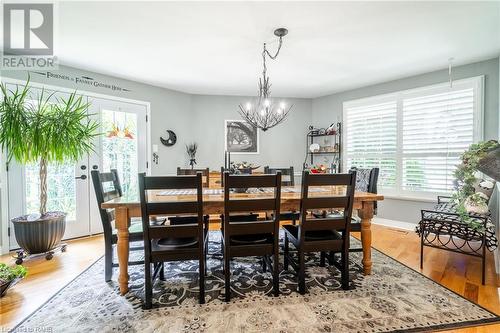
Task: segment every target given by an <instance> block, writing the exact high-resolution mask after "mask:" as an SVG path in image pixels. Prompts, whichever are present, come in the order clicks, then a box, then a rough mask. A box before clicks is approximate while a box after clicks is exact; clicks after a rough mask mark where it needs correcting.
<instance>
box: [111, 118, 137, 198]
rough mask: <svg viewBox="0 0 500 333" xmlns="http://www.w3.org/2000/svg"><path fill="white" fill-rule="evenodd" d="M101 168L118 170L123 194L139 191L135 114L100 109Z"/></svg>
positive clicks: (132, 193) (133, 193) (134, 193)
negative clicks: (101, 129)
mask: <svg viewBox="0 0 500 333" xmlns="http://www.w3.org/2000/svg"><path fill="white" fill-rule="evenodd" d="M102 128H103V133H104V136H103V138H102V170H103V172H109V170H111V169H116V170H118V175H119V177H120V182H121V184H122V190H123V194H124V195H136V194H137V193H139V190H138V184H137V172H138V160H137V156H138V153H137V115H136V114H133V113H127V112H121V111H110V110H102Z"/></svg>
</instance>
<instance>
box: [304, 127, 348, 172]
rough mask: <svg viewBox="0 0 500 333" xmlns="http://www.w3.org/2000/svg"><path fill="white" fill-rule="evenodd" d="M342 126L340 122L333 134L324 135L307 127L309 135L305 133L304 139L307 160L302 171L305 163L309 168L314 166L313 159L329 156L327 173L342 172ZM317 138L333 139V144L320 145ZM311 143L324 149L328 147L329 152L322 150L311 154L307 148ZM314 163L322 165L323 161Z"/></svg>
mask: <svg viewBox="0 0 500 333" xmlns="http://www.w3.org/2000/svg"><path fill="white" fill-rule="evenodd" d="M341 130H342V124H341V123H340V122H338V123H337V128H336V131H335V134H325V133H322V134H320V133H319V130H317V129H314V128H313V127H312V126H310V127H309V133H307V137H306V149H307V158H306V163H304V169H305V168H307V162H309V163H310V164H309V166H312V165H314V164H315V157H317V156H321V155H323V156H330V157H329V163H328V167H329V170H328V171H329V172H331V173H340V172H342V160H341V156H342V155H341V152H342V131H341ZM318 138H331V139H333V142H330V143H329V145H323V146H322V145H321V143H319V142H317V140H319V139H318ZM313 143H318V144H319V145H320V147H322V148H323V149H325V147H329V149H332V150H331V151H330V150H324V151H316V152H311V151H309V146H310V145H312V144H313ZM316 163H320V164H324V161H322V162H318V161H316Z"/></svg>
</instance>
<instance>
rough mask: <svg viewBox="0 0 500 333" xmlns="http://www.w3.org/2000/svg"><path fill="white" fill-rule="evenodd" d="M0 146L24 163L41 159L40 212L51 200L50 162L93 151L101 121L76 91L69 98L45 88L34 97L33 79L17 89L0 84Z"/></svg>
mask: <svg viewBox="0 0 500 333" xmlns="http://www.w3.org/2000/svg"><path fill="white" fill-rule="evenodd" d="M0 89H1V91H2V94H3V99H2V101H1V103H0V147H1V148H2V150H3V151H4V152H7V163H9V162H10V161H11V160H12V158H14V159H15V160H17V161H18V162H19V163H21V164H31V163H36V162H39V163H40V213H41V214H42V215H43V214H45V211H46V204H47V168H46V167H47V164H50V163H58V164H61V163H63V162H76V161H78V160H79V159H81V158H82V157H83V156H84V155H85V154H87V153H90V152H92V151H93V139H94V137H96V136H97V135H98V133H97V129H98V127H99V125H98V123H97V122H95V121H93V120H92V119H91V118H90V117H91V115H89V114H88V113H87V110H88V108H89V104H88V103H86V102H84V101H83V97H82V96H78V95H77V94H76V92H73V93H72V94H70V95H69V97H68V98H67V99H64V98H55V97H54V94H46V93H45V91H44V90H42V92H41V94H40V95H39V96H38V98H37V99H36V100H33V99H31V98H29V97H30V94H29V93H30V87H29V80H28V82H27V83H26V85H24V87H22V89H19V87H16V90H15V91H12V90H8V89H7V88H6V86H5V85H4V84H0Z"/></svg>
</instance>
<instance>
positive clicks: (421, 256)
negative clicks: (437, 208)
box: [420, 232, 424, 269]
mask: <svg viewBox="0 0 500 333" xmlns="http://www.w3.org/2000/svg"><path fill="white" fill-rule="evenodd" d="M420 269H424V239H423V232H422V236H421V237H420Z"/></svg>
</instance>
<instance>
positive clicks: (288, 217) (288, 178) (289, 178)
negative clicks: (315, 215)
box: [264, 166, 300, 225]
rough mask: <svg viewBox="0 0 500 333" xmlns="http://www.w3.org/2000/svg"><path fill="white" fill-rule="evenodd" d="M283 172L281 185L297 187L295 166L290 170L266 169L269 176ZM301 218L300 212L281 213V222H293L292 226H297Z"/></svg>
mask: <svg viewBox="0 0 500 333" xmlns="http://www.w3.org/2000/svg"><path fill="white" fill-rule="evenodd" d="M278 171H279V172H281V185H282V186H295V179H294V172H293V166H291V167H289V168H270V167H269V166H265V167H264V173H265V174H267V175H272V174H276V173H277V172H278ZM299 217H300V213H299V212H295V211H286V212H281V215H280V221H292V224H294V225H295V224H296V223H297V220H298V219H299Z"/></svg>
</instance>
